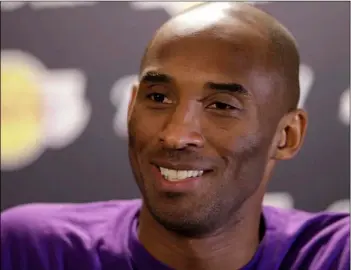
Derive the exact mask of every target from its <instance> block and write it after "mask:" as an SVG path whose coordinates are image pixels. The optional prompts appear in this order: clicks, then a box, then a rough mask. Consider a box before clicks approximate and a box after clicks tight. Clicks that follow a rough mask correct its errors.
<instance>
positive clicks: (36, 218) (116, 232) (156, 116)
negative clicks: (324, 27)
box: [1, 3, 350, 270]
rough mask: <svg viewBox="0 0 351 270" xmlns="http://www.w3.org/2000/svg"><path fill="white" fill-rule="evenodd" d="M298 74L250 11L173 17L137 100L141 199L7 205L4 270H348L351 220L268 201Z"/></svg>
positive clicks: (212, 8)
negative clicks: (265, 200)
mask: <svg viewBox="0 0 351 270" xmlns="http://www.w3.org/2000/svg"><path fill="white" fill-rule="evenodd" d="M298 71H299V55H298V52H297V48H296V44H295V41H294V39H293V37H292V36H291V34H290V33H289V32H288V31H287V30H286V29H285V28H284V27H283V26H282V25H280V24H279V23H278V22H277V21H276V20H275V19H273V18H272V17H270V16H269V15H268V14H265V13H263V12H262V11H260V10H258V9H256V8H254V7H253V6H251V5H248V4H228V3H217V4H204V5H201V6H198V7H196V8H193V9H191V10H189V11H187V12H185V13H183V14H180V15H178V16H177V17H175V18H173V19H171V20H170V21H168V22H167V23H166V24H165V25H163V26H162V27H161V28H160V29H159V30H158V31H157V33H156V35H155V37H154V38H153V40H152V41H151V43H150V44H149V46H148V48H147V50H146V52H145V55H144V57H143V60H142V63H141V70H140V80H139V82H138V84H137V85H135V87H134V89H133V94H132V99H131V103H130V107H129V115H128V120H129V156H130V162H131V165H132V169H133V173H134V175H135V179H136V181H137V184H138V186H139V188H140V190H141V193H142V201H139V200H131V201H109V202H96V203H88V204H32V205H27V206H20V207H16V208H13V209H11V210H8V211H6V212H5V213H3V214H2V217H1V222H2V226H1V245H2V248H1V253H2V258H1V260H2V261H1V264H2V269H4V270H15V269H16V270H17V269H21V270H22V269H23V270H24V269H33V270H47V269H58V270H98V269H99V270H112V269H118V270H127V269H128V270H129V269H145V270H148V269H150V270H151V269H152V270H162V269H179V270H197V269H203V270H205V269H211V270H218V269H221V270H226V269H263V270H273V269H284V270H285V269H311V270H327V269H330V270H331V269H342V270H344V269H345V270H346V269H349V267H350V250H349V242H350V241H349V217H348V215H346V214H332V213H306V212H301V211H297V210H281V209H277V208H273V207H262V200H263V196H264V193H265V190H266V186H267V183H268V180H269V179H270V176H271V174H272V171H273V169H274V167H275V165H276V162H277V161H278V160H286V159H290V158H292V157H293V156H294V155H296V153H297V152H298V150H299V149H300V148H301V146H302V142H303V138H304V136H305V132H306V125H307V115H306V112H304V111H303V110H301V109H298V108H297V103H298V100H299V80H298V78H299V76H298V75H299V74H298Z"/></svg>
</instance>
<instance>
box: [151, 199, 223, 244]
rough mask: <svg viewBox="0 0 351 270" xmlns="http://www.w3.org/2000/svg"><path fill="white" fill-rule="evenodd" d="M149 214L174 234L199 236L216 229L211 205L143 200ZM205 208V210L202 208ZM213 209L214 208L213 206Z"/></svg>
mask: <svg viewBox="0 0 351 270" xmlns="http://www.w3.org/2000/svg"><path fill="white" fill-rule="evenodd" d="M145 204H146V207H147V209H148V211H149V212H150V214H151V216H152V217H153V218H154V219H155V220H156V221H157V222H158V223H159V224H160V225H161V226H163V227H164V228H165V229H166V230H169V231H172V232H174V233H176V234H179V235H182V236H185V237H192V238H201V237H204V236H206V235H209V234H211V233H212V232H213V231H215V230H216V229H217V225H218V217H217V216H218V214H219V213H216V211H213V210H211V209H213V207H208V206H207V207H200V206H198V207H194V205H192V204H186V205H183V206H181V205H180V204H171V203H164V204H161V203H159V202H158V203H157V206H156V205H154V204H153V203H151V204H150V201H148V200H146V201H145ZM204 209H205V210H204ZM214 209H215V208H214Z"/></svg>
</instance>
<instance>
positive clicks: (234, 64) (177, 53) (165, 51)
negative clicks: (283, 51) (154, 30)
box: [141, 27, 268, 91]
mask: <svg viewBox="0 0 351 270" xmlns="http://www.w3.org/2000/svg"><path fill="white" fill-rule="evenodd" d="M266 51H267V44H266V42H264V40H262V37H260V36H257V35H254V34H248V33H247V32H246V31H245V29H243V30H240V29H238V30H237V31H235V33H234V34H233V32H231V33H230V34H228V33H226V32H225V31H223V28H222V30H221V29H220V28H215V27H214V28H211V29H208V30H206V31H201V32H193V33H191V34H187V35H181V34H179V33H177V32H173V31H172V29H168V31H165V30H164V31H163V32H161V33H159V34H158V35H157V36H156V38H155V39H154V41H153V42H152V44H151V46H150V47H149V50H148V53H147V55H146V57H145V60H144V64H143V66H142V70H141V72H142V73H145V72H148V71H157V72H160V73H165V74H169V75H170V76H172V77H173V78H175V79H176V80H179V81H182V82H186V81H188V82H193V83H196V82H199V83H202V82H205V81H218V82H224V83H227V82H228V83H230V82H236V83H240V84H242V85H244V86H245V88H247V89H249V90H251V91H254V89H255V88H256V84H257V82H258V83H259V84H260V88H261V90H263V89H262V87H263V84H262V80H264V79H265V78H266V77H267V76H266V74H267V70H268V65H267V64H268V63H267V54H266Z"/></svg>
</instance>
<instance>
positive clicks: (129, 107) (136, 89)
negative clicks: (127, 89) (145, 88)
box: [128, 83, 139, 121]
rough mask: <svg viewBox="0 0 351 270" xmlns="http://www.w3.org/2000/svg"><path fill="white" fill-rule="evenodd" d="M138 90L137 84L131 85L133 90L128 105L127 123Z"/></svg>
mask: <svg viewBox="0 0 351 270" xmlns="http://www.w3.org/2000/svg"><path fill="white" fill-rule="evenodd" d="M138 89H139V83H135V84H133V88H132V90H131V91H132V93H131V96H130V100H129V105H128V121H129V118H130V116H131V114H132V111H133V107H134V103H135V99H136V96H137V93H138Z"/></svg>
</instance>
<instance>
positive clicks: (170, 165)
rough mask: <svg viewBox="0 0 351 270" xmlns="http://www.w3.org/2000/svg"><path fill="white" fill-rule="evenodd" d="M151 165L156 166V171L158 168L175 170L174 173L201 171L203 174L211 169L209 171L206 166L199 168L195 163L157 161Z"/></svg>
mask: <svg viewBox="0 0 351 270" xmlns="http://www.w3.org/2000/svg"><path fill="white" fill-rule="evenodd" d="M151 164H152V165H154V166H156V167H157V168H158V169H159V168H160V167H162V168H166V169H170V170H176V171H203V172H204V173H205V172H210V171H212V169H210V168H209V167H208V166H201V165H199V164H196V163H191V162H189V163H178V162H168V161H159V162H151Z"/></svg>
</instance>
